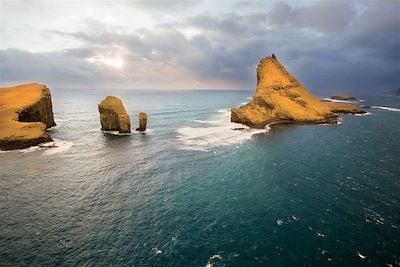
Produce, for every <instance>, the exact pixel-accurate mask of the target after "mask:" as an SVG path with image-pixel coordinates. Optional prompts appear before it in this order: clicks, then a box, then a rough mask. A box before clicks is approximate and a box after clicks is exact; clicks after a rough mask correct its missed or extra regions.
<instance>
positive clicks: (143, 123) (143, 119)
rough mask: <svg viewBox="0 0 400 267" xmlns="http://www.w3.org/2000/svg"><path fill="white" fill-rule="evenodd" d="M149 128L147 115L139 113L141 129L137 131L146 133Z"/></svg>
mask: <svg viewBox="0 0 400 267" xmlns="http://www.w3.org/2000/svg"><path fill="white" fill-rule="evenodd" d="M146 127H147V113H146V112H140V113H139V128H136V131H139V132H144V131H146Z"/></svg>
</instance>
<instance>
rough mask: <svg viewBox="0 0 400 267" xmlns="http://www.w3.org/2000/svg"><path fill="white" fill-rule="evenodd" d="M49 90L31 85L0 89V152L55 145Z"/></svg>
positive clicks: (41, 86)
mask: <svg viewBox="0 0 400 267" xmlns="http://www.w3.org/2000/svg"><path fill="white" fill-rule="evenodd" d="M52 109H53V107H52V102H51V95H50V90H49V89H48V88H47V87H46V86H45V85H42V84H37V83H31V84H23V85H19V86H15V87H8V88H0V149H1V150H11V149H21V148H27V147H30V146H35V145H38V144H40V143H43V142H49V141H52V139H51V137H50V135H49V134H48V133H47V132H46V129H47V128H50V127H53V126H55V125H56V124H55V122H54V117H53V110H52Z"/></svg>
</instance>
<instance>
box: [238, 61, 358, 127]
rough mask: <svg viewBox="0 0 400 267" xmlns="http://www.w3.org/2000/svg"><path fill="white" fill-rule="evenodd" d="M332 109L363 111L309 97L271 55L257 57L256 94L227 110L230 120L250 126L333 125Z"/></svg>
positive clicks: (302, 87)
mask: <svg viewBox="0 0 400 267" xmlns="http://www.w3.org/2000/svg"><path fill="white" fill-rule="evenodd" d="M336 112H340V113H363V111H359V110H358V109H357V108H355V107H354V106H352V105H349V104H339V103H329V102H323V101H321V100H320V99H318V98H317V97H315V96H313V95H312V94H310V93H309V92H308V91H307V89H306V88H305V87H304V86H303V85H302V84H301V83H300V82H299V81H298V80H297V79H296V78H295V77H294V76H293V75H291V74H290V73H289V72H288V71H287V70H286V69H285V67H284V66H283V65H282V64H281V63H280V62H279V61H278V59H277V58H276V57H275V55H272V56H271V57H266V58H264V59H261V61H260V64H259V65H258V67H257V88H256V93H255V95H254V96H253V98H252V99H251V100H250V101H249V103H247V104H245V105H243V106H240V107H238V108H233V109H232V110H231V121H232V122H236V123H242V124H245V125H247V126H249V127H254V128H263V127H265V126H266V125H267V124H270V123H281V122H294V123H331V124H335V123H337V116H336V115H335V114H334V113H336Z"/></svg>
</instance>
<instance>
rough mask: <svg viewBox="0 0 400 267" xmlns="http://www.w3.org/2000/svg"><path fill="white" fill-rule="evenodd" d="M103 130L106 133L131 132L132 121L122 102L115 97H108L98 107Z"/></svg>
mask: <svg viewBox="0 0 400 267" xmlns="http://www.w3.org/2000/svg"><path fill="white" fill-rule="evenodd" d="M98 108H99V112H100V123H101V129H102V130H104V131H118V132H119V133H130V132H131V120H130V118H129V115H128V113H127V112H126V110H125V108H124V105H123V104H122V101H121V100H120V99H119V98H117V97H115V96H107V97H106V98H105V99H104V100H103V101H101V103H100V104H99V105H98Z"/></svg>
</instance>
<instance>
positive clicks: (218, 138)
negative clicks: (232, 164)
mask: <svg viewBox="0 0 400 267" xmlns="http://www.w3.org/2000/svg"><path fill="white" fill-rule="evenodd" d="M217 112H218V113H219V114H217V115H215V116H214V117H213V118H211V120H209V121H202V122H204V123H205V124H212V125H211V126H209V127H192V126H186V127H183V128H180V129H178V130H177V133H178V135H177V140H179V141H181V142H182V143H183V145H184V146H183V147H181V148H182V149H190V150H203V151H206V150H207V149H209V148H213V147H218V146H226V145H232V144H238V143H242V142H243V141H245V140H248V139H250V138H251V137H252V136H253V135H254V134H258V133H265V132H268V130H269V127H268V126H266V128H264V129H252V128H249V127H247V126H245V125H242V124H238V123H233V122H230V111H229V110H228V109H220V110H218V111H217Z"/></svg>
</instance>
